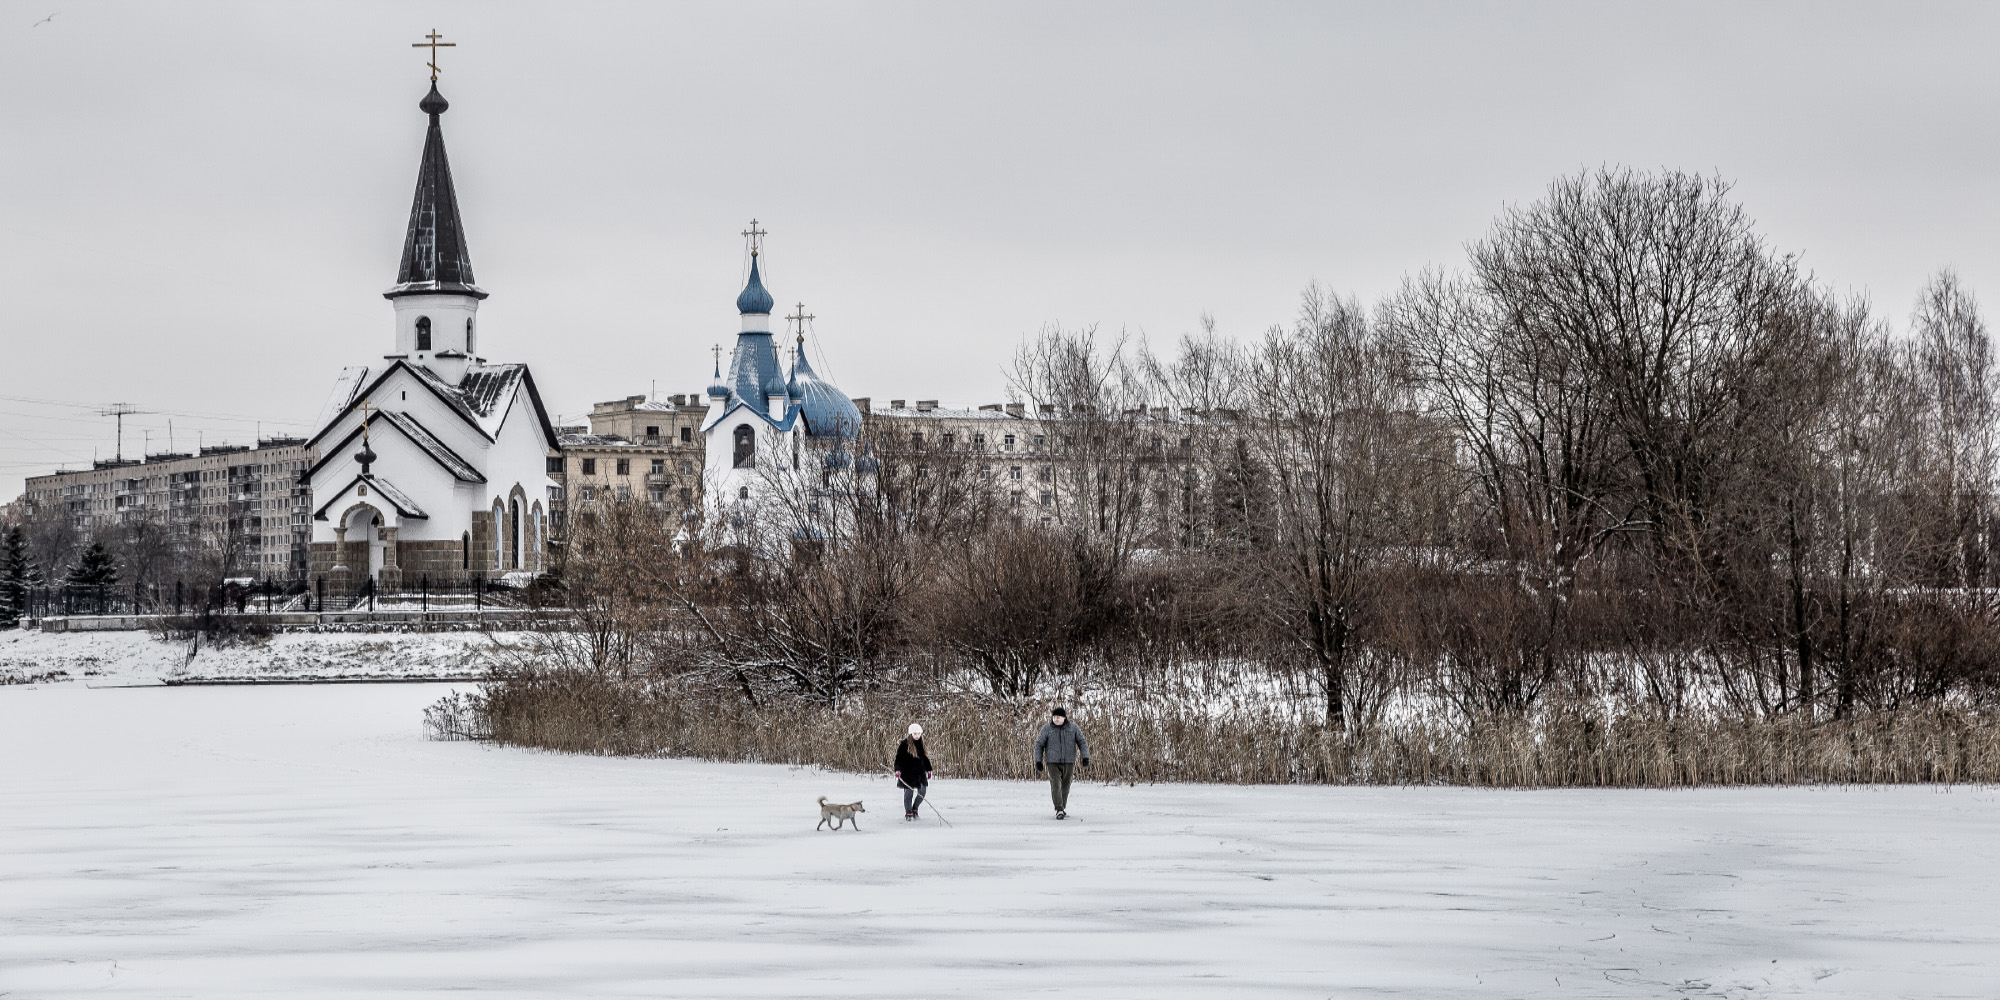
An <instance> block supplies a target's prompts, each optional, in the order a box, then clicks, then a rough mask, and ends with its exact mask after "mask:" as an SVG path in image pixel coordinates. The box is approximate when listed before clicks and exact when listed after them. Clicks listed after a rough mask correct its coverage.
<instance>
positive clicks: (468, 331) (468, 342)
mask: <svg viewBox="0 0 2000 1000" xmlns="http://www.w3.org/2000/svg"><path fill="white" fill-rule="evenodd" d="M465 353H467V354H478V353H479V350H478V349H477V348H475V347H474V346H473V345H472V317H470V316H467V317H466V318H465Z"/></svg>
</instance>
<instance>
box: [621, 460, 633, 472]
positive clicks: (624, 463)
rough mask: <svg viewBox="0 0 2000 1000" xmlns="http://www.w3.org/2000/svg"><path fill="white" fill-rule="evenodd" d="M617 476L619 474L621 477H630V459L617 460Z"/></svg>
mask: <svg viewBox="0 0 2000 1000" xmlns="http://www.w3.org/2000/svg"><path fill="white" fill-rule="evenodd" d="M618 474H619V475H621V476H629V475H631V474H632V460H631V459H629V458H621V459H619V460H618Z"/></svg>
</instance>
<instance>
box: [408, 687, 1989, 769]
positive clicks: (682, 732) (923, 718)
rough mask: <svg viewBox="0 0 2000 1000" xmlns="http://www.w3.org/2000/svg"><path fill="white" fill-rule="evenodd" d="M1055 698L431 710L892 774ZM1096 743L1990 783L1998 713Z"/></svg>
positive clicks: (534, 700)
mask: <svg viewBox="0 0 2000 1000" xmlns="http://www.w3.org/2000/svg"><path fill="white" fill-rule="evenodd" d="M1042 718H1043V716H1042V706H1041V705H1039V704H1037V705H1034V706H1028V705H1022V704H1018V703H1007V702H997V701H993V700H987V699H980V698H974V697H969V696H930V697H892V696H878V697H873V698H869V699H857V700H852V701H849V702H847V703H845V704H843V705H842V706H840V707H838V708H833V707H828V706H824V705H816V704H809V703H804V702H785V703H779V704H770V705H765V706H761V707H751V706H749V705H747V704H745V703H744V702H742V701H741V700H740V699H734V698H726V697H715V696H711V695H706V694H702V693H695V692H687V691H681V690H676V689H674V688H671V687H668V686H665V685H659V684H648V683H635V682H621V681H616V680H613V679H609V678H606V677H602V676H599V675H596V674H593V673H590V672H586V671H562V670H555V671H551V670H536V671H532V672H522V673H516V674H511V675H509V676H506V677H504V678H499V679H496V680H495V681H494V682H492V683H490V684H489V685H488V687H487V690H486V693H485V694H484V695H480V696H475V697H471V698H465V699H462V700H460V701H458V702H455V703H452V704H446V703H440V704H439V705H438V706H434V708H433V709H432V711H431V712H429V713H427V724H428V726H429V728H430V729H431V731H432V734H433V735H434V736H436V737H437V738H446V739H449V738H482V739H483V738H490V739H493V740H496V741H499V742H501V743H506V744H512V745H518V746H525V747H535V748H541V749H547V750H556V751H563V752H571V753H591V754H611V755H627V756H663V757H693V758H700V759H707V760H727V761H758V762H764V763H779V764H795V765H817V766H820V767H826V768H830V769H833V770H840V771H851V772H870V771H884V770H886V769H887V767H888V762H889V758H890V756H891V754H892V753H893V748H894V746H895V744H896V741H897V740H898V739H899V738H900V737H901V736H902V732H903V729H904V728H905V727H906V726H907V725H908V724H909V723H910V722H912V721H920V722H922V723H923V724H924V728H925V731H926V733H927V739H928V740H929V743H930V748H931V755H932V757H933V759H935V760H937V761H938V762H939V763H940V768H941V772H942V773H945V774H949V775H952V776H956V777H967V778H1028V777H1032V776H1033V772H1032V768H1031V759H1030V747H1031V743H1032V740H1033V736H1034V733H1035V731H1036V730H1037V728H1038V727H1039V726H1040V724H1041V722H1042ZM1076 718H1077V721H1078V723H1079V724H1080V725H1082V726H1083V727H1084V732H1085V734H1086V735H1087V736H1088V737H1089V738H1090V741H1091V746H1092V748H1093V761H1092V763H1093V765H1094V766H1093V768H1092V770H1091V772H1090V773H1089V777H1091V778H1093V779H1097V780H1105V781H1118V782H1162V781H1181V782H1217V783H1227V784H1373V785H1472V786H1483V787H1494V788H1557V787H1607V788H1618V787H1635V788H1672V787H1692V786H1701V785H1792V784H1822V783H1991V782H1996V781H2000V725H1996V723H1997V722H2000V718H1996V717H1995V715H1994V714H1993V713H1991V712H1987V711H1972V710H1957V709H1927V710H1904V711H1900V712H1881V713H1873V714H1866V715H1857V716H1852V717H1849V718H1845V719H1840V720H1819V721H1811V720H1805V719H1800V718H1774V719H1758V720H1737V719H1727V718H1720V717H1702V718H1695V717H1682V718H1678V719H1672V720H1668V719H1662V718H1658V717H1654V716H1649V715H1645V714H1640V713H1631V712H1627V713H1617V712H1588V711H1582V710H1575V709H1572V710H1558V711H1543V712H1540V713H1537V714H1535V715H1533V716H1531V717H1527V718H1514V719H1496V720H1490V721H1486V722H1482V723H1479V724H1474V725H1465V724H1459V723H1455V722H1452V721H1449V720H1446V719H1442V718H1437V717H1414V718H1409V719H1404V720H1401V721H1397V722H1391V723H1383V724H1381V725H1378V726H1375V727H1372V728H1367V729H1363V730H1361V731H1359V732H1354V733H1349V734H1346V735H1345V736H1343V735H1342V734H1340V733H1338V732H1337V731H1335V730H1334V729H1331V728H1329V727H1327V726H1325V725H1323V724H1321V723H1319V722H1317V721H1314V720H1307V719H1300V718H1297V717H1295V716H1291V715H1287V714H1284V713H1281V712H1276V711H1247V712H1237V713H1232V714H1230V715H1228V716H1227V717H1218V716H1216V715H1214V714H1213V713H1211V712H1208V711H1205V710H1203V709H1202V708H1201V707H1199V706H1196V705H1194V704H1191V703H1180V702H1175V701H1164V702H1157V703H1150V704H1146V705H1143V706H1132V705H1102V706H1095V707H1086V708H1084V709H1080V710H1078V711H1077V712H1076Z"/></svg>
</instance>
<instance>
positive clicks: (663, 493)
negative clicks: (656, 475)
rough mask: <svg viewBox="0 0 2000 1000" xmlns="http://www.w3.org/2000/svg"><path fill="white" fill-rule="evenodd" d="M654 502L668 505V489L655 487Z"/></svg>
mask: <svg viewBox="0 0 2000 1000" xmlns="http://www.w3.org/2000/svg"><path fill="white" fill-rule="evenodd" d="M653 502H654V503H666V502H667V488H666V487H664V486H655V487H653Z"/></svg>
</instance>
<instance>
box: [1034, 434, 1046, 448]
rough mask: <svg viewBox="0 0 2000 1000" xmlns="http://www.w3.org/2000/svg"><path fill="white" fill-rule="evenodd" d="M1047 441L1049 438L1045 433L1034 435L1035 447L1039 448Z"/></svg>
mask: <svg viewBox="0 0 2000 1000" xmlns="http://www.w3.org/2000/svg"><path fill="white" fill-rule="evenodd" d="M1048 443H1049V439H1048V436H1047V435H1045V434H1037V435H1035V447H1037V448H1040V447H1041V446H1043V445H1045V444H1048Z"/></svg>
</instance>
